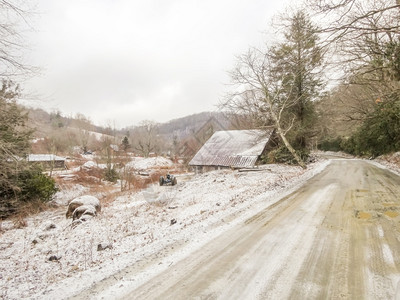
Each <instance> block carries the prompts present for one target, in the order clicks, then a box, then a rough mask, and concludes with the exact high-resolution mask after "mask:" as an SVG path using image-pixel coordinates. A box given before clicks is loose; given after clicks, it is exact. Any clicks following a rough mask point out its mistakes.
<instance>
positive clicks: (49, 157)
mask: <svg viewBox="0 0 400 300" xmlns="http://www.w3.org/2000/svg"><path fill="white" fill-rule="evenodd" d="M64 160H65V158H64V157H61V156H57V155H54V154H29V155H28V161H39V162H43V161H64Z"/></svg>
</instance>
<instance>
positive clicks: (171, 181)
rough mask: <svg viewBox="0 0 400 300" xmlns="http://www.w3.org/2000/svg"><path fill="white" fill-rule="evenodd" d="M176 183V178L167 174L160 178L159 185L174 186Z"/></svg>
mask: <svg viewBox="0 0 400 300" xmlns="http://www.w3.org/2000/svg"><path fill="white" fill-rule="evenodd" d="M177 183H178V181H177V180H176V177H175V176H174V175H171V174H167V175H166V176H165V177H164V176H160V185H176V184H177Z"/></svg>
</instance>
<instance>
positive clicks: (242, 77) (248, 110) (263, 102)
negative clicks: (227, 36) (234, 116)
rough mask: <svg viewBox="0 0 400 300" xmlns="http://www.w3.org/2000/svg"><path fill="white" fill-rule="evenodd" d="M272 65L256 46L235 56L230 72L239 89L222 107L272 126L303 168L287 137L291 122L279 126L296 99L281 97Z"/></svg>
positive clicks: (302, 163)
mask: <svg viewBox="0 0 400 300" xmlns="http://www.w3.org/2000/svg"><path fill="white" fill-rule="evenodd" d="M272 66H273V64H272V62H271V61H270V57H269V55H268V52H262V51H261V50H259V49H254V48H253V49H251V50H249V51H248V53H247V54H245V55H242V56H240V57H238V63H237V66H236V68H235V69H234V70H233V71H232V72H231V74H230V75H231V80H232V83H233V85H234V86H236V87H237V88H238V91H235V92H232V93H230V94H229V95H228V96H227V99H226V101H225V102H224V103H223V106H224V107H225V108H228V109H230V110H231V111H236V112H237V113H245V114H248V115H251V116H252V118H254V119H255V121H256V123H257V124H258V127H259V128H265V127H271V126H272V127H275V128H276V130H277V133H278V135H279V136H280V138H281V140H282V142H283V143H284V144H285V146H286V148H287V149H288V150H289V151H290V153H291V154H292V155H293V157H294V158H295V159H296V161H297V163H298V164H299V165H300V166H301V167H302V168H306V165H305V163H304V162H303V160H302V159H301V158H300V156H299V155H298V154H297V153H296V151H295V149H294V148H293V147H292V145H291V144H290V142H289V141H288V139H287V138H286V134H287V133H288V132H289V131H290V129H291V128H292V126H293V122H292V123H291V124H289V125H288V126H286V127H283V125H282V123H283V114H284V112H285V111H286V110H287V109H288V108H289V107H291V106H293V105H295V104H296V101H295V100H294V99H292V98H290V97H284V98H282V97H281V92H282V90H283V86H282V81H280V80H275V78H274V77H273V76H271V71H272Z"/></svg>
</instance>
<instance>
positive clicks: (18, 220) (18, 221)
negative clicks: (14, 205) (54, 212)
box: [11, 200, 55, 228]
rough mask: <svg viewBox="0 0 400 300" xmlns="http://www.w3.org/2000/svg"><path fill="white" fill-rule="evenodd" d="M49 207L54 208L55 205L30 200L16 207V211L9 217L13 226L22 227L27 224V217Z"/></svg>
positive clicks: (49, 208)
mask: <svg viewBox="0 0 400 300" xmlns="http://www.w3.org/2000/svg"><path fill="white" fill-rule="evenodd" d="M51 209H55V207H54V206H52V205H49V204H48V203H44V202H43V201H40V200H32V201H29V202H26V203H24V204H23V205H21V206H20V207H19V208H18V212H17V213H16V214H15V215H14V216H12V217H11V220H12V222H13V223H14V226H15V228H23V227H26V226H27V225H28V223H27V221H26V218H27V217H29V216H33V215H37V214H38V213H40V212H43V211H45V210H51Z"/></svg>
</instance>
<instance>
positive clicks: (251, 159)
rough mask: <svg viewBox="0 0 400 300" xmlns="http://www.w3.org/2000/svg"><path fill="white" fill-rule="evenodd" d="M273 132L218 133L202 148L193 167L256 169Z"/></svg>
mask: <svg viewBox="0 0 400 300" xmlns="http://www.w3.org/2000/svg"><path fill="white" fill-rule="evenodd" d="M272 132H273V130H269V131H262V130H227V131H217V132H215V133H214V134H213V135H212V136H211V137H210V139H209V140H208V141H207V142H206V143H205V144H204V145H203V147H201V149H200V150H199V151H198V152H197V153H196V155H195V156H194V157H193V159H192V160H191V161H190V162H189V165H191V166H224V167H235V168H250V167H254V165H255V164H256V161H257V159H258V157H259V156H260V155H261V154H262V152H263V151H264V149H265V146H266V145H267V142H268V141H269V139H270V137H271V135H272Z"/></svg>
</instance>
